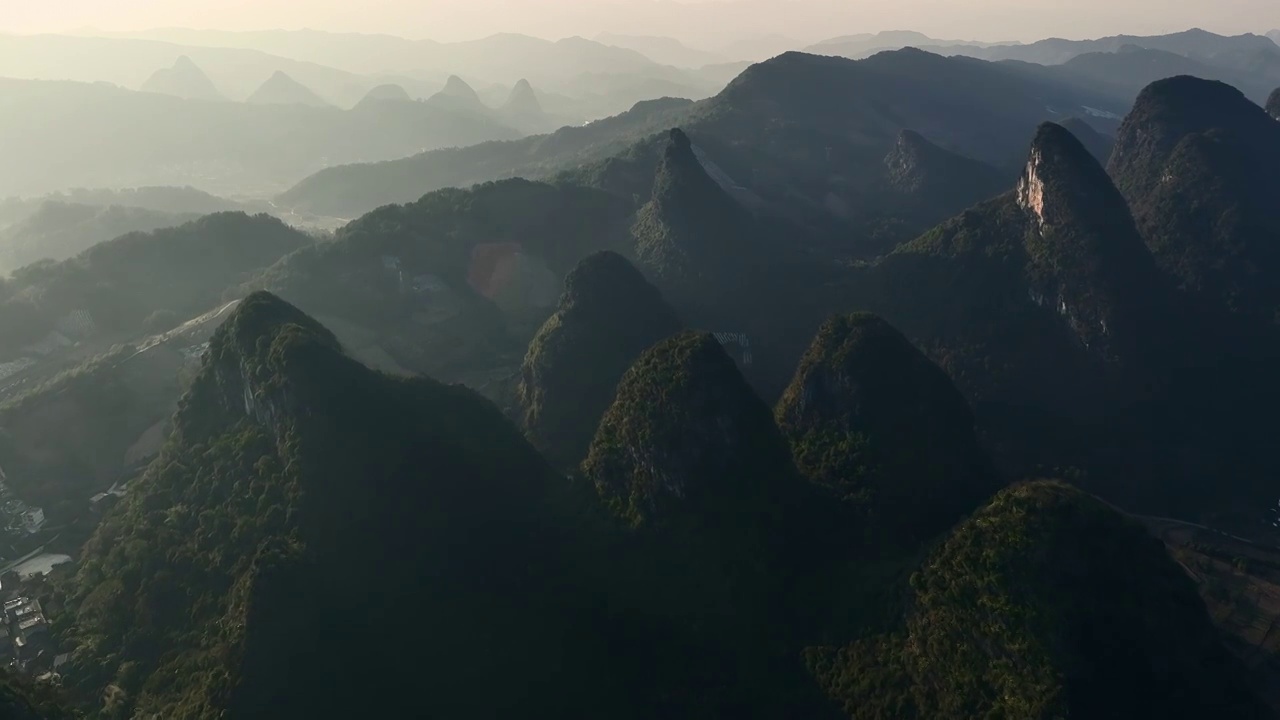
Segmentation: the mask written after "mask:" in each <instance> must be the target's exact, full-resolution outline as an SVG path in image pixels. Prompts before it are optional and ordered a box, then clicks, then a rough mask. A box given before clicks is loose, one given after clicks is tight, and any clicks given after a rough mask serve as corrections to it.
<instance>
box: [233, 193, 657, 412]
mask: <svg viewBox="0 0 1280 720" xmlns="http://www.w3.org/2000/svg"><path fill="white" fill-rule="evenodd" d="M633 213H634V206H633V205H632V204H631V203H630V202H624V201H622V200H621V199H619V198H616V197H614V196H612V195H609V194H608V193H605V192H602V191H599V190H593V189H589V188H583V187H580V186H574V185H569V184H560V185H551V184H545V183H533V182H528V181H526V180H519V179H515V180H505V181H502V182H497V183H486V184H484V185H479V186H476V187H473V188H471V189H469V190H458V189H450V190H441V191H438V192H435V193H430V194H428V195H425V196H423V197H422V198H421V199H419V200H418V201H416V202H413V203H410V204H407V205H403V206H399V205H392V206H388V207H384V208H380V209H379V210H377V211H375V212H373V213H369V214H368V215H365V216H364V217H362V218H360V219H358V220H356V221H354V222H352V223H350V224H348V225H347V226H346V227H344V228H342V229H340V230H339V231H338V232H337V233H335V237H334V238H333V241H332V242H327V243H323V244H318V245H316V246H314V247H312V248H308V249H305V250H303V251H300V252H298V253H294V254H293V255H291V256H290V257H287V258H283V259H282V260H281V261H280V262H279V263H277V264H276V265H275V266H273V267H271V268H269V269H267V270H266V271H265V272H264V273H262V275H261V276H259V277H258V278H255V279H253V280H252V281H250V282H249V283H248V284H247V285H246V286H245V288H244V289H245V290H248V289H267V290H271V291H272V292H274V293H277V294H279V295H280V296H281V297H283V298H285V299H286V300H288V301H289V302H292V303H295V304H297V305H298V306H299V307H301V308H303V309H304V310H305V311H307V312H308V313H311V314H313V315H315V316H317V317H319V318H322V319H323V321H324V322H325V323H326V325H328V326H330V327H333V328H340V327H343V326H351V327H353V328H358V332H351V333H347V334H346V336H344V345H346V346H347V347H349V348H350V349H351V351H352V352H353V354H355V353H356V351H357V350H364V349H368V350H369V351H370V352H371V353H373V354H375V355H378V356H384V357H385V356H386V355H389V356H391V357H392V358H394V360H395V363H396V364H397V365H399V366H400V367H401V368H403V369H404V372H405V373H415V372H416V373H426V374H430V375H431V376H432V377H436V378H438V379H441V380H445V381H462V380H465V379H467V378H468V377H469V376H470V377H474V376H475V374H476V373H477V372H478V371H486V373H485V374H487V373H488V372H492V373H494V374H496V375H498V376H501V377H513V378H514V377H517V376H518V374H519V370H520V366H521V362H522V360H523V359H524V357H525V354H526V350H527V349H528V346H529V341H530V340H531V339H532V338H533V336H534V335H535V333H536V332H537V331H538V329H539V328H540V327H541V326H542V325H543V324H544V323H545V322H546V320H547V319H548V318H549V317H550V316H551V315H552V314H553V313H554V312H555V310H556V305H557V301H558V300H559V298H560V290H561V288H562V287H563V278H564V277H565V276H566V275H567V274H568V273H569V272H570V271H572V270H573V269H574V267H575V266H576V265H577V264H578V262H579V261H581V260H582V259H583V258H585V257H587V256H588V255H591V254H592V253H594V252H597V251H600V250H609V249H612V250H624V249H625V247H626V244H627V236H626V227H627V222H628V221H629V219H630V217H631V215H632V214H633ZM340 334H341V333H340ZM471 382H473V383H474V384H477V386H478V385H479V384H483V383H484V382H487V380H486V381H476V380H471ZM495 400H500V401H501V402H502V403H503V405H504V406H505V404H506V401H505V400H501V399H499V398H496V397H495Z"/></svg>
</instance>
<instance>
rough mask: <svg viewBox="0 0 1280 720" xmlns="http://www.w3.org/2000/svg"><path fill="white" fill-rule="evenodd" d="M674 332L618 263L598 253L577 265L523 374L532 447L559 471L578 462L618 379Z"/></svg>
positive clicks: (650, 292) (638, 278)
mask: <svg viewBox="0 0 1280 720" xmlns="http://www.w3.org/2000/svg"><path fill="white" fill-rule="evenodd" d="M680 327H681V323H680V319H679V317H677V315H676V313H675V311H674V310H672V309H671V307H670V306H669V305H667V303H666V301H665V300H663V299H662V295H661V294H660V293H659V292H658V290H657V289H656V288H654V287H653V286H652V285H650V284H649V282H648V281H647V280H645V279H644V276H642V275H641V274H640V272H639V271H637V270H636V269H635V267H633V266H632V265H631V263H629V262H627V261H626V259H624V258H623V257H622V256H621V255H618V254H616V253H613V252H609V251H604V252H599V253H595V254H593V255H590V256H588V257H587V258H585V259H584V260H583V261H582V262H580V263H578V266H577V267H576V268H574V269H573V270H572V271H571V272H570V273H569V276H568V277H567V278H566V279H565V287H564V294H563V295H561V297H560V305H559V306H558V307H557V308H556V311H555V314H553V315H552V316H551V317H550V318H549V319H548V320H547V322H546V323H545V324H544V325H543V326H542V328H541V329H540V330H539V331H538V334H537V335H536V336H535V337H534V339H533V342H532V343H530V344H529V351H528V354H526V355H525V359H524V366H523V368H522V370H521V380H520V387H519V390H518V394H519V401H520V407H521V410H522V413H523V422H524V427H525V431H526V433H527V436H528V438H529V440H530V442H532V443H533V446H534V447H536V448H538V450H539V451H541V452H542V453H543V455H544V456H545V457H546V458H547V459H548V460H550V461H551V462H552V463H553V464H555V465H557V466H559V467H572V466H576V465H577V464H578V463H579V462H581V461H582V459H583V458H584V457H586V454H587V449H588V447H589V445H590V444H591V439H592V437H593V436H594V435H595V432H596V426H597V425H598V424H599V422H600V418H601V416H602V415H604V412H605V410H607V409H608V407H609V405H610V404H611V403H612V402H613V398H614V393H615V391H616V390H617V387H618V381H619V380H620V379H621V378H622V376H623V373H625V372H626V371H627V369H628V368H629V367H631V364H632V363H633V362H635V360H636V358H638V357H640V354H641V353H642V352H644V351H645V350H647V349H648V348H649V347H651V346H653V345H654V344H655V343H657V342H658V341H659V340H661V339H663V338H665V337H667V336H670V335H674V334H675V333H676V332H678V331H679V330H680Z"/></svg>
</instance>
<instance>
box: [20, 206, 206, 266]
mask: <svg viewBox="0 0 1280 720" xmlns="http://www.w3.org/2000/svg"><path fill="white" fill-rule="evenodd" d="M196 217H197V216H196V215H194V214H179V213H165V212H157V211H154V210H144V209H142V208H135V207H123V206H119V205H110V206H107V207H102V206H95V205H77V204H71V203H64V202H59V201H53V200H48V201H45V202H43V203H41V204H40V206H39V207H38V209H37V210H36V211H35V212H34V213H32V214H31V215H29V216H28V217H26V218H25V219H23V220H22V221H20V222H18V223H16V224H14V225H11V226H9V227H6V228H4V229H0V271H12V270H15V269H17V268H20V267H23V266H25V265H30V264H31V263H34V262H36V261H37V260H42V259H46V258H47V259H51V260H65V259H67V258H69V257H71V256H72V255H77V254H79V253H80V252H81V251H84V250H87V249H89V248H90V247H92V246H94V245H97V244H98V243H100V242H103V241H106V240H110V239H112V238H115V237H119V236H121V235H125V234H127V233H131V232H147V231H150V230H156V229H159V228H162V227H170V226H174V225H182V224H184V223H186V222H189V221H191V220H194V219H195V218H196Z"/></svg>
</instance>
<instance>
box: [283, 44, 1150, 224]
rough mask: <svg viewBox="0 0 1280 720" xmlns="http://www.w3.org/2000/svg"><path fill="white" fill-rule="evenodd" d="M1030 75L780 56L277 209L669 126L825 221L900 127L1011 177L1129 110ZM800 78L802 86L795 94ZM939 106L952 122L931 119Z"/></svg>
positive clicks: (301, 188)
mask: <svg viewBox="0 0 1280 720" xmlns="http://www.w3.org/2000/svg"><path fill="white" fill-rule="evenodd" d="M1031 67H1032V68H1033V69H1032V70H1023V69H1022V68H1019V67H1006V66H1004V65H1001V64H992V63H986V62H982V61H978V60H974V59H970V58H944V57H941V56H938V55H933V54H929V53H925V52H922V51H918V50H903V51H898V52H893V53H885V54H881V55H877V56H875V57H872V58H869V59H866V60H862V61H856V62H855V61H850V60H844V59H840V58H823V57H818V56H813V55H804V54H800V53H789V54H787V55H783V56H780V57H778V58H775V59H774V60H770V61H767V62H764V63H760V64H757V65H755V66H753V67H751V68H750V69H748V70H747V71H746V72H744V73H743V74H742V75H741V76H739V77H738V78H737V79H735V80H734V81H733V82H732V83H730V85H729V86H728V87H727V88H726V89H725V90H724V91H723V92H721V93H720V94H719V95H717V96H716V97H714V98H711V99H708V100H705V101H702V102H700V103H696V104H691V105H687V104H680V103H676V102H670V103H661V104H660V103H656V102H655V103H644V104H641V105H638V106H637V107H636V108H635V109H633V110H632V111H631V112H628V113H624V114H623V115H620V116H618V117H616V118H611V119H610V120H609V121H607V122H604V121H602V122H597V123H593V124H591V125H588V126H586V127H582V128H563V129H561V130H558V131H557V132H556V133H554V134H552V135H549V136H540V137H534V138H527V139H525V140H521V141H519V142H516V143H510V144H504V145H485V146H480V147H476V148H464V149H460V150H447V151H441V152H440V153H437V154H432V153H428V154H424V155H421V156H417V157H411V158H406V159H403V160H398V161H395V162H392V163H386V164H381V165H360V166H351V167H346V168H342V167H340V168H332V169H329V170H325V171H322V172H321V173H318V174H317V175H315V176H313V177H311V178H308V179H307V180H305V181H303V182H302V183H300V184H299V185H298V186H297V187H295V188H293V189H291V190H289V191H288V192H286V193H284V194H283V195H282V196H281V197H280V198H279V200H278V202H279V203H280V204H281V205H282V206H283V207H295V208H298V209H305V210H307V211H308V212H323V213H325V214H335V215H340V216H348V215H351V214H356V213H358V212H362V211H367V210H369V209H372V208H374V207H376V206H378V205H380V204H383V203H386V202H405V201H409V200H412V199H414V198H415V197H417V196H418V195H420V194H421V193H424V192H427V191H430V190H433V189H437V188H440V187H447V186H450V185H462V186H465V185H467V184H470V183H473V182H481V181H484V180H490V179H495V178H500V177H508V176H511V175H526V176H528V175H535V176H538V175H549V174H552V173H554V172H557V171H559V170H562V169H567V168H569V167H572V166H574V165H578V164H581V163H583V162H584V161H593V160H602V159H604V158H606V157H608V156H609V155H610V154H612V153H616V152H618V150H620V149H621V148H624V147H626V146H628V145H630V144H632V143H635V142H637V141H639V140H641V139H643V138H644V137H646V136H649V135H651V134H653V133H655V132H658V131H659V130H661V129H662V127H663V126H664V125H665V126H667V127H670V126H672V125H677V124H678V125H681V126H682V127H684V128H687V129H688V132H689V134H690V135H691V136H692V137H694V139H695V140H698V139H699V138H700V137H701V136H703V135H706V136H710V137H713V138H719V143H720V145H719V147H717V146H714V145H709V146H708V147H707V148H706V150H707V152H708V153H710V155H711V157H713V158H715V159H716V161H717V163H718V164H719V165H720V166H721V167H722V168H724V169H725V170H726V171H727V172H728V173H729V175H730V176H734V177H736V178H737V179H738V182H739V183H740V184H743V185H744V186H746V187H750V188H752V189H754V190H755V191H756V192H757V194H761V195H766V196H767V195H768V194H770V193H772V192H785V193H789V194H792V195H794V194H796V193H798V192H799V193H804V194H805V195H806V196H808V197H809V198H811V202H812V204H813V206H814V208H815V209H814V211H813V212H814V213H816V214H821V215H825V214H827V213H828V210H826V209H824V207H825V206H826V205H828V204H830V203H832V202H835V203H837V204H838V203H841V202H845V200H844V198H845V197H852V196H853V195H855V194H861V193H862V192H863V189H864V188H868V187H871V186H872V185H873V184H874V183H875V182H878V181H879V179H880V178H879V176H878V175H877V176H874V180H873V179H870V177H871V176H867V175H865V174H864V173H865V168H866V167H867V166H866V165H865V164H864V161H866V160H872V161H873V162H874V164H875V166H877V167H882V165H881V163H880V160H881V159H882V158H884V156H885V154H886V153H887V152H888V151H889V149H890V148H891V147H892V146H893V144H894V143H895V142H896V141H897V140H898V135H899V132H900V130H901V129H902V127H903V126H906V127H907V128H909V129H912V130H914V131H916V132H918V133H920V134H921V135H922V136H923V137H925V138H928V139H929V140H930V141H932V142H933V143H935V144H937V145H939V146H940V147H942V148H943V149H945V150H949V151H951V152H958V153H959V154H961V155H967V156H969V157H971V158H975V159H978V160H981V161H983V162H985V163H987V164H988V165H994V166H996V167H997V168H1004V169H1005V170H1006V171H1009V172H1010V173H1011V171H1010V170H1009V168H1011V167H1013V166H1014V165H1016V164H1017V163H1018V162H1019V160H1018V156H1019V155H1021V153H1022V148H1021V141H1019V140H1015V138H1018V137H1020V136H1021V135H1022V134H1024V133H1026V132H1030V131H1031V130H1032V129H1034V127H1035V126H1036V124H1037V123H1039V122H1040V121H1042V120H1045V119H1066V118H1067V117H1069V116H1073V115H1075V116H1080V117H1092V116H1093V115H1098V116H1108V117H1111V118H1114V120H1112V122H1113V123H1114V122H1116V121H1118V118H1119V117H1120V116H1121V114H1122V113H1123V112H1124V111H1125V110H1126V109H1127V104H1126V101H1125V100H1123V99H1117V98H1116V97H1115V95H1114V93H1098V92H1094V91H1092V90H1089V89H1087V88H1081V87H1080V86H1078V85H1077V84H1074V83H1070V82H1065V81H1063V80H1061V79H1059V78H1057V77H1055V76H1053V74H1052V73H1049V72H1046V71H1045V68H1038V66H1031ZM1035 68H1038V69H1035ZM800 77H805V78H808V79H807V80H806V81H805V83H804V84H802V85H801V84H797V81H798V78H800ZM850 93H851V94H850ZM942 103H947V105H946V107H949V108H953V109H954V112H949V113H941V114H940V107H942V105H941V104H942ZM1091 113H1092V115H1091ZM890 118H892V119H890ZM779 123H781V124H779ZM801 128H804V131H803V132H802V131H801ZM771 147H788V148H790V149H792V150H793V151H794V153H795V154H794V155H790V157H791V158H792V159H790V160H787V159H784V155H787V153H784V152H782V151H779V152H778V154H777V155H773V151H771V150H770V149H769V148H771ZM718 151H719V152H720V154H718ZM798 157H803V158H804V159H803V160H796V159H795V158H798ZM792 162H799V163H801V165H806V166H807V165H809V164H810V163H826V162H830V163H832V164H833V165H836V166H839V167H842V168H847V169H848V171H849V172H850V173H852V175H851V176H850V177H845V178H844V179H843V180H842V182H841V183H836V184H834V185H831V186H826V187H820V188H819V187H812V188H810V187H806V186H805V185H804V182H805V181H801V182H800V183H798V184H797V183H793V182H790V178H796V177H800V176H799V175H797V174H796V173H797V172H802V173H803V171H799V170H797V169H787V168H786V167H785V165H787V164H789V163H792ZM859 168H862V169H859ZM393 177H394V178H395V180H394V181H392V180H391V178H393ZM384 178H385V179H384ZM841 188H844V189H841ZM829 193H830V194H832V195H833V199H831V200H829V199H827V195H828V194H829ZM938 219H940V218H938Z"/></svg>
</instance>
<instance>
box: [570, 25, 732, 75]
mask: <svg viewBox="0 0 1280 720" xmlns="http://www.w3.org/2000/svg"><path fill="white" fill-rule="evenodd" d="M595 40H596V41H597V42H601V43H604V44H605V45H612V46H614V47H620V48H626V49H628V50H635V51H636V52H638V53H641V54H643V55H644V56H645V57H647V58H649V59H650V60H653V61H654V62H656V63H659V64H661V65H674V66H676V67H682V68H701V67H704V66H706V65H714V64H716V63H722V62H725V61H726V60H727V59H728V58H726V57H725V56H724V55H721V54H719V53H713V52H708V51H706V50H699V49H696V48H691V47H689V46H688V45H685V44H684V43H682V42H680V41H679V40H676V39H675V38H669V37H658V36H653V35H618V34H615V33H601V34H599V35H597V36H596V37H595Z"/></svg>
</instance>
